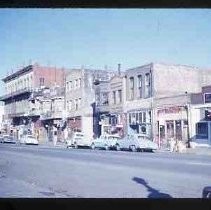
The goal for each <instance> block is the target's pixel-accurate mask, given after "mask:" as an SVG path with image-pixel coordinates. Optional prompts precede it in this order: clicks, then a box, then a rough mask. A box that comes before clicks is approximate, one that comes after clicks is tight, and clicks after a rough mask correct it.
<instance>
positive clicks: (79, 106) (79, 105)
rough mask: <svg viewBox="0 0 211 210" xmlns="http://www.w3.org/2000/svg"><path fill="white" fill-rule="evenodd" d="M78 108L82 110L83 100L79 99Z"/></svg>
mask: <svg viewBox="0 0 211 210" xmlns="http://www.w3.org/2000/svg"><path fill="white" fill-rule="evenodd" d="M78 108H81V98H79V99H78Z"/></svg>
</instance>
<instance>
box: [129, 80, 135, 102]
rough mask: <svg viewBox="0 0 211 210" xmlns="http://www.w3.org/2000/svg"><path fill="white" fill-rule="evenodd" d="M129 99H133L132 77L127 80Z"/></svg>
mask: <svg viewBox="0 0 211 210" xmlns="http://www.w3.org/2000/svg"><path fill="white" fill-rule="evenodd" d="M129 99H130V100H133V99H134V77H130V80H129Z"/></svg>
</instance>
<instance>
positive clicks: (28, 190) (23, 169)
mask: <svg viewBox="0 0 211 210" xmlns="http://www.w3.org/2000/svg"><path fill="white" fill-rule="evenodd" d="M0 157H1V158H0V197H33V198H34V197H44V198H45V197H51V198H52V197H64V198H66V197H68V198H201V195H202V190H203V188H204V187H205V186H211V159H210V156H206V155H194V154H177V153H167V152H163V153H159V152H157V153H146V152H144V153H141V152H127V151H104V150H90V149H66V148H53V147H42V146H35V145H34V146H33V145H31V146H30V145H22V146H20V145H12V144H0Z"/></svg>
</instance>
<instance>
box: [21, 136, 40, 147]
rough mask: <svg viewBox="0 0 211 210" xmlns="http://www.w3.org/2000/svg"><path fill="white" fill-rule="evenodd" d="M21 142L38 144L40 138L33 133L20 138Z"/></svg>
mask: <svg viewBox="0 0 211 210" xmlns="http://www.w3.org/2000/svg"><path fill="white" fill-rule="evenodd" d="M20 143H21V144H32V145H38V144H39V143H38V140H37V139H36V138H35V137H34V136H32V135H24V136H22V137H21V138H20Z"/></svg>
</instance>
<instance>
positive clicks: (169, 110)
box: [157, 106, 182, 115]
mask: <svg viewBox="0 0 211 210" xmlns="http://www.w3.org/2000/svg"><path fill="white" fill-rule="evenodd" d="M181 110H182V108H181V107H179V106H175V107H168V108H164V109H160V110H158V111H157V113H158V115H159V114H173V113H174V114H175V113H179V112H181Z"/></svg>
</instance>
